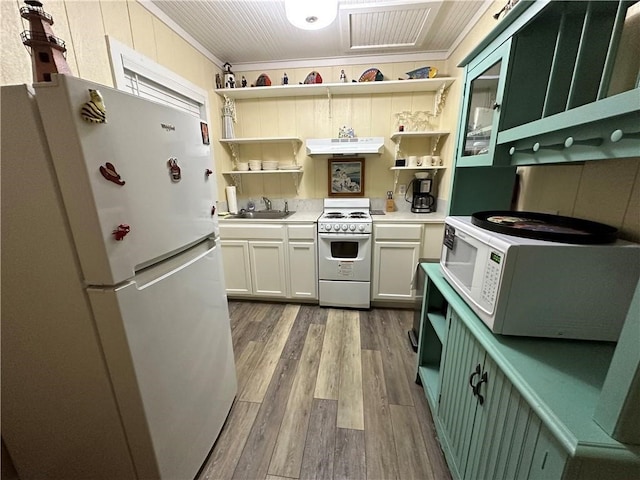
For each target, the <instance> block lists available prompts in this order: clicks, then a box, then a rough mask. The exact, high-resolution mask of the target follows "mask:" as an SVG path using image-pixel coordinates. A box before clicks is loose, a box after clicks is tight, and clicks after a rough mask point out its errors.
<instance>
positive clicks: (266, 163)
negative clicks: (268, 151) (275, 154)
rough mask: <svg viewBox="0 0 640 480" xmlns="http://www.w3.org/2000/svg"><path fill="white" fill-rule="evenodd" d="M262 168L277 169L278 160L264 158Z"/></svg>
mask: <svg viewBox="0 0 640 480" xmlns="http://www.w3.org/2000/svg"><path fill="white" fill-rule="evenodd" d="M262 169H263V170H277V169H278V161H277V160H265V161H264V162H262Z"/></svg>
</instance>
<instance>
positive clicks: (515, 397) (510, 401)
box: [464, 355, 567, 480]
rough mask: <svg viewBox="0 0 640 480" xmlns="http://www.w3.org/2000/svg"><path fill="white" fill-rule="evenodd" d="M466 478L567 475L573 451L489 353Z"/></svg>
mask: <svg viewBox="0 0 640 480" xmlns="http://www.w3.org/2000/svg"><path fill="white" fill-rule="evenodd" d="M483 373H486V374H487V376H486V378H487V381H486V383H483V384H482V387H481V388H480V394H481V395H482V396H483V398H484V402H483V404H482V405H478V409H477V412H476V419H475V422H474V429H473V436H472V441H471V446H470V449H469V458H468V460H467V467H466V469H465V475H464V478H467V479H477V478H514V479H539V480H552V479H560V478H562V472H563V470H564V465H565V463H566V459H567V454H566V453H565V452H564V451H563V450H562V449H561V448H560V447H559V445H558V443H557V442H556V441H555V440H554V439H553V437H552V436H551V434H550V433H549V431H548V430H547V428H546V427H545V426H544V425H542V423H541V421H540V419H539V418H538V416H537V415H536V414H535V413H534V411H533V410H532V409H531V408H530V407H529V405H528V404H527V403H526V402H525V401H524V399H523V398H522V396H521V395H520V394H519V392H518V391H517V390H516V388H515V387H514V386H513V384H511V382H509V380H508V379H507V378H506V377H505V375H504V374H503V373H502V371H501V370H500V369H499V368H498V367H497V365H496V363H495V362H494V361H493V359H492V358H491V357H490V356H489V355H487V356H486V358H485V362H484V368H483Z"/></svg>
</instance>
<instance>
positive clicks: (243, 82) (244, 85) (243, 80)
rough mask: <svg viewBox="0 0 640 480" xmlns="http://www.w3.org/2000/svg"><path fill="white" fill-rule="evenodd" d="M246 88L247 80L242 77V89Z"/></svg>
mask: <svg viewBox="0 0 640 480" xmlns="http://www.w3.org/2000/svg"><path fill="white" fill-rule="evenodd" d="M246 86H247V79H246V78H244V75H243V76H242V88H244V87H246Z"/></svg>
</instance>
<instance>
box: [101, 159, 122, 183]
mask: <svg viewBox="0 0 640 480" xmlns="http://www.w3.org/2000/svg"><path fill="white" fill-rule="evenodd" d="M100 173H101V174H102V176H103V177H104V178H106V179H107V180H109V181H110V182H113V183H115V184H116V185H120V186H122V185H124V184H125V181H124V180H122V178H121V177H120V175H119V174H118V172H117V171H116V167H114V166H113V163H109V162H107V163H105V164H104V165H100Z"/></svg>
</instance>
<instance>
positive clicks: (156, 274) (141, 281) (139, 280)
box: [131, 237, 218, 290]
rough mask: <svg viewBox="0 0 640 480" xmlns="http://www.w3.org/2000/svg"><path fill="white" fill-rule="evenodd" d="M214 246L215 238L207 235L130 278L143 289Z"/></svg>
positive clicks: (139, 288) (212, 250) (185, 266)
mask: <svg viewBox="0 0 640 480" xmlns="http://www.w3.org/2000/svg"><path fill="white" fill-rule="evenodd" d="M216 248H218V246H217V244H216V241H215V239H214V238H213V237H209V238H207V239H206V240H203V241H202V242H200V243H198V244H196V245H194V246H193V247H191V248H189V249H188V250H185V251H184V252H182V253H179V254H178V255H174V256H173V257H170V258H168V259H166V260H163V261H162V262H159V263H157V264H154V265H152V266H150V267H147V268H145V269H143V270H141V271H139V272H136V274H135V276H134V277H133V278H132V279H131V282H133V283H135V285H136V288H137V289H138V290H143V289H145V288H147V287H150V286H151V285H153V284H155V283H157V282H160V281H162V280H163V279H165V278H167V277H169V276H171V275H173V274H175V273H177V272H179V271H180V270H182V269H184V268H187V267H188V266H189V265H191V264H192V263H194V262H197V261H198V260H200V259H201V258H202V257H206V256H207V255H210V254H211V253H213V252H214V251H215V249H216Z"/></svg>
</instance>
